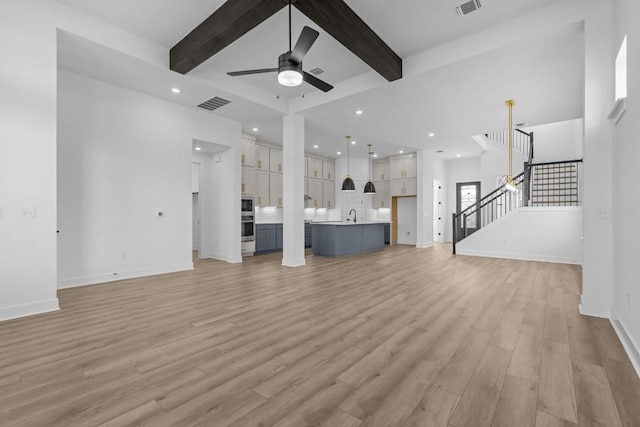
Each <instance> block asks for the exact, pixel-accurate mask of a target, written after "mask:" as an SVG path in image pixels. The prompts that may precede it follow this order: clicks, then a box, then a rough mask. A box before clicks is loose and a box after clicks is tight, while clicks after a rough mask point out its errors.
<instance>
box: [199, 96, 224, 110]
mask: <svg viewBox="0 0 640 427" xmlns="http://www.w3.org/2000/svg"><path fill="white" fill-rule="evenodd" d="M230 102H231V101H229V100H228V99H224V98H220V97H218V96H214V97H213V98H211V99H209V100H208V101H204V102H203V103H202V104H200V105H198V107H200V108H204V109H205V110H209V111H213V110H216V109H218V108H220V107H224V106H225V105H227V104H228V103H230Z"/></svg>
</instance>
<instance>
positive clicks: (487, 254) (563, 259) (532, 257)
mask: <svg viewBox="0 0 640 427" xmlns="http://www.w3.org/2000/svg"><path fill="white" fill-rule="evenodd" d="M507 215H508V214H507ZM456 254H457V255H468V256H480V257H489V258H505V259H517V260H522V261H540V262H553V263H557V264H576V265H580V264H581V261H580V260H579V259H575V258H568V257H554V256H546V255H536V254H515V255H514V254H512V253H510V252H497V251H479V250H464V249H462V250H460V249H459V246H456Z"/></svg>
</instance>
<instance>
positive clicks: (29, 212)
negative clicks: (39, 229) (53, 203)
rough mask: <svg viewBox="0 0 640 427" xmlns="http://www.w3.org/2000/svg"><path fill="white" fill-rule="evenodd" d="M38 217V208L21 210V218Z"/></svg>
mask: <svg viewBox="0 0 640 427" xmlns="http://www.w3.org/2000/svg"><path fill="white" fill-rule="evenodd" d="M35 217H36V208H21V209H20V218H23V219H25V218H35Z"/></svg>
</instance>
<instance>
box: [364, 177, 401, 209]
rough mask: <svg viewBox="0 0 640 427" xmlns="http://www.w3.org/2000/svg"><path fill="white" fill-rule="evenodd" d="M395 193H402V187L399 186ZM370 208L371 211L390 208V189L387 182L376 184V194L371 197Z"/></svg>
mask: <svg viewBox="0 0 640 427" xmlns="http://www.w3.org/2000/svg"><path fill="white" fill-rule="evenodd" d="M396 191H398V192H400V193H402V186H400V189H399V190H396ZM371 207H372V208H373V209H378V208H390V207H391V189H390V186H389V181H378V182H376V194H374V195H373V200H372V201H371Z"/></svg>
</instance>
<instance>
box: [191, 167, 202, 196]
mask: <svg viewBox="0 0 640 427" xmlns="http://www.w3.org/2000/svg"><path fill="white" fill-rule="evenodd" d="M198 191H200V163H191V194H195V193H197V192H198Z"/></svg>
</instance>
